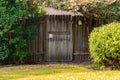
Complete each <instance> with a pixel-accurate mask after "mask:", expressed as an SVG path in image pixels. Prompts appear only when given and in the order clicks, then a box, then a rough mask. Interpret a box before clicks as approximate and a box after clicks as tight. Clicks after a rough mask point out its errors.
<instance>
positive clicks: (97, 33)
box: [89, 22, 120, 69]
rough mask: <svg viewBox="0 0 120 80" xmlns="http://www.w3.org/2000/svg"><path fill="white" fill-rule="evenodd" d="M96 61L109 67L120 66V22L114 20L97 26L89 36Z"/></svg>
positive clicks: (92, 53)
mask: <svg viewBox="0 0 120 80" xmlns="http://www.w3.org/2000/svg"><path fill="white" fill-rule="evenodd" d="M89 48H90V54H91V57H92V58H93V60H94V62H95V63H97V64H99V65H101V66H104V67H109V68H112V69H113V68H120V23H119V22H112V23H110V24H107V25H103V26H100V27H97V28H95V29H94V30H93V31H92V32H91V35H90V37H89Z"/></svg>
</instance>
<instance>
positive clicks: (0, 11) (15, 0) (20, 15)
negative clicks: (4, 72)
mask: <svg viewBox="0 0 120 80" xmlns="http://www.w3.org/2000/svg"><path fill="white" fill-rule="evenodd" d="M36 1H39V0H35V1H34V4H32V3H31V2H33V1H32V0H0V61H3V62H4V61H5V59H8V58H9V59H10V60H8V61H11V62H12V63H16V64H19V63H23V62H24V60H25V59H26V57H27V56H29V55H30V52H29V51H28V49H27V45H28V43H29V42H30V41H31V40H33V39H34V37H35V31H34V30H35V29H36V28H37V26H38V22H39V16H41V14H44V13H45V12H43V11H42V10H41V11H40V6H39V2H38V3H37V2H36ZM30 3H31V4H30ZM0 63H1V62H0Z"/></svg>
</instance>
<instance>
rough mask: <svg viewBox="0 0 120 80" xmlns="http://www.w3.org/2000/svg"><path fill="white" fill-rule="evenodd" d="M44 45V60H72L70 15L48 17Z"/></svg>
mask: <svg viewBox="0 0 120 80" xmlns="http://www.w3.org/2000/svg"><path fill="white" fill-rule="evenodd" d="M46 47H47V54H46V61H72V53H73V48H72V47H73V46H72V23H71V16H49V17H48V19H47V45H46Z"/></svg>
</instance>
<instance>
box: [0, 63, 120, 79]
mask: <svg viewBox="0 0 120 80" xmlns="http://www.w3.org/2000/svg"><path fill="white" fill-rule="evenodd" d="M0 80H120V71H119V70H112V71H111V70H93V69H92V68H91V66H90V65H89V66H87V65H78V64H77V65H76V64H44V65H19V66H10V65H9V66H1V67H0Z"/></svg>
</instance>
